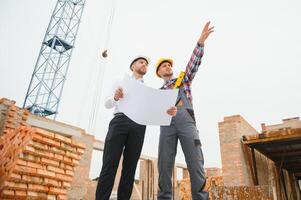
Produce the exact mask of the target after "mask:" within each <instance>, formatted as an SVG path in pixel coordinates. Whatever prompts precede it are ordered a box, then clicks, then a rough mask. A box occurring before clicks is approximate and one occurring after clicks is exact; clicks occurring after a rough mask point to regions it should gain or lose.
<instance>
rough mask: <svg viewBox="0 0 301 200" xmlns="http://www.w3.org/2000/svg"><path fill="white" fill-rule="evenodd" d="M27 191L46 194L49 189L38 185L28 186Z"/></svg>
mask: <svg viewBox="0 0 301 200" xmlns="http://www.w3.org/2000/svg"><path fill="white" fill-rule="evenodd" d="M28 190H30V191H38V192H48V190H49V187H48V186H44V185H38V184H31V183H30V184H28Z"/></svg>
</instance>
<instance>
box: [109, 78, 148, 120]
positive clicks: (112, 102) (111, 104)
mask: <svg viewBox="0 0 301 200" xmlns="http://www.w3.org/2000/svg"><path fill="white" fill-rule="evenodd" d="M131 78H133V79H135V80H137V81H140V82H142V83H144V81H143V78H140V79H136V78H135V76H134V74H132V75H131ZM120 83H121V80H117V81H115V83H114V84H113V85H112V90H111V94H110V95H109V96H108V97H107V98H106V100H105V103H104V105H105V107H106V108H107V109H111V108H114V107H115V110H114V112H113V114H115V113H119V112H120V111H119V109H118V101H115V99H114V95H115V91H116V89H117V88H118V87H121V88H122V86H121V84H120Z"/></svg>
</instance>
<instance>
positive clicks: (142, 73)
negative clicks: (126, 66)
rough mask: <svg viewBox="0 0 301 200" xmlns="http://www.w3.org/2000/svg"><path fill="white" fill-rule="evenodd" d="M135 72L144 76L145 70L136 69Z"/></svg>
mask: <svg viewBox="0 0 301 200" xmlns="http://www.w3.org/2000/svg"><path fill="white" fill-rule="evenodd" d="M136 73H137V74H139V75H141V76H144V75H145V74H146V71H143V70H141V69H138V70H136Z"/></svg>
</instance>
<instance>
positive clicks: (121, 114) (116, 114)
mask: <svg viewBox="0 0 301 200" xmlns="http://www.w3.org/2000/svg"><path fill="white" fill-rule="evenodd" d="M123 115H124V114H123V113H122V112H118V113H114V116H123Z"/></svg>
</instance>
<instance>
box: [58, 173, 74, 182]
mask: <svg viewBox="0 0 301 200" xmlns="http://www.w3.org/2000/svg"><path fill="white" fill-rule="evenodd" d="M56 179H58V180H62V181H67V182H71V181H72V180H73V178H72V177H70V176H67V175H64V174H56Z"/></svg>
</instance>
